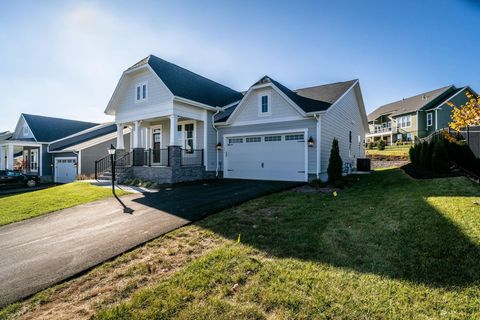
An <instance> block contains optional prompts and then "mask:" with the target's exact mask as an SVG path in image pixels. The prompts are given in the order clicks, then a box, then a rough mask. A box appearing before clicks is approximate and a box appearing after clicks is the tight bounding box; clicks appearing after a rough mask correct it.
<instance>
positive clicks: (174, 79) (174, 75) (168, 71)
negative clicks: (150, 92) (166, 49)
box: [127, 55, 243, 107]
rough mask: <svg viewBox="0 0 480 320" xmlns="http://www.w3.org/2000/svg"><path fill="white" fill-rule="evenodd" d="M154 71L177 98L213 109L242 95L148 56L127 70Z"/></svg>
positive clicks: (238, 98) (236, 99)
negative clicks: (143, 67)
mask: <svg viewBox="0 0 480 320" xmlns="http://www.w3.org/2000/svg"><path fill="white" fill-rule="evenodd" d="M147 63H148V65H149V66H150V67H151V68H152V69H153V71H155V73H156V74H157V75H158V76H159V77H160V79H161V80H162V81H163V83H165V85H166V86H167V87H168V89H170V91H171V92H172V93H173V94H174V95H175V96H177V97H181V98H185V99H189V100H193V101H196V102H200V103H203V104H206V105H209V106H213V107H223V106H226V105H228V104H230V103H232V102H235V101H238V100H240V99H242V97H243V95H242V94H241V93H240V92H238V91H235V90H233V89H231V88H229V87H226V86H224V85H221V84H219V83H217V82H215V81H212V80H210V79H207V78H205V77H202V76H201V75H198V74H196V73H194V72H192V71H189V70H187V69H185V68H182V67H180V66H177V65H176V64H173V63H171V62H168V61H165V60H163V59H160V58H158V57H156V56H154V55H150V56H148V57H146V58H144V59H142V60H140V61H139V62H137V63H136V64H134V65H133V66H132V67H130V68H128V69H127V71H128V70H131V69H135V68H138V67H140V66H142V65H144V64H147Z"/></svg>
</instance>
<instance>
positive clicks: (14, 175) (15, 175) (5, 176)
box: [0, 170, 40, 188]
mask: <svg viewBox="0 0 480 320" xmlns="http://www.w3.org/2000/svg"><path fill="white" fill-rule="evenodd" d="M39 183H40V178H39V177H38V176H34V175H28V174H23V173H21V172H19V171H13V170H0V187H19V186H26V187H29V188H33V187H35V186H36V185H38V184H39Z"/></svg>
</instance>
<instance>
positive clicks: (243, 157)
mask: <svg viewBox="0 0 480 320" xmlns="http://www.w3.org/2000/svg"><path fill="white" fill-rule="evenodd" d="M225 140H226V141H225V152H224V162H225V169H224V176H225V178H232V179H254V180H280V181H306V179H307V176H306V170H307V168H306V162H305V153H306V150H307V149H306V148H307V145H306V142H305V135H304V133H303V132H296V133H284V134H268V135H256V136H235V137H232V136H229V137H226V139H225Z"/></svg>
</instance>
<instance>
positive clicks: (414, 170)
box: [400, 163, 462, 179]
mask: <svg viewBox="0 0 480 320" xmlns="http://www.w3.org/2000/svg"><path fill="white" fill-rule="evenodd" d="M400 169H402V170H403V171H404V172H405V173H406V174H408V175H409V176H410V177H412V178H414V179H435V178H450V177H460V176H462V174H461V173H460V171H458V170H454V171H450V172H447V173H436V172H433V171H432V170H430V169H426V168H422V167H419V166H416V165H414V164H413V163H408V164H406V165H404V166H402V167H400Z"/></svg>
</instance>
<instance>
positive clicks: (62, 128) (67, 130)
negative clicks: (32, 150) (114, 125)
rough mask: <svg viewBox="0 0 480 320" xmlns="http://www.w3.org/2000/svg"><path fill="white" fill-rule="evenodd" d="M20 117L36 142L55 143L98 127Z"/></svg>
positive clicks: (34, 117) (77, 122)
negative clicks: (25, 122)
mask: <svg viewBox="0 0 480 320" xmlns="http://www.w3.org/2000/svg"><path fill="white" fill-rule="evenodd" d="M22 115H23V117H24V118H25V121H27V124H28V127H29V128H30V130H31V131H32V133H33V135H34V136H35V138H36V140H37V141H38V142H51V141H55V140H58V139H61V138H64V137H67V136H69V135H72V134H74V133H77V132H80V131H83V130H86V129H88V128H91V127H94V126H97V125H98V123H92V122H84V121H76V120H68V119H60V118H52V117H44V116H38V115H33V114H25V113H22Z"/></svg>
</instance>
